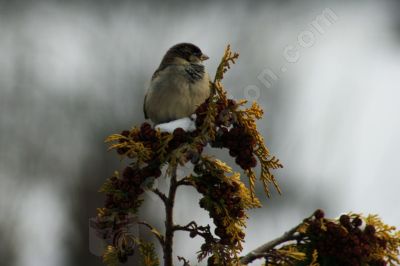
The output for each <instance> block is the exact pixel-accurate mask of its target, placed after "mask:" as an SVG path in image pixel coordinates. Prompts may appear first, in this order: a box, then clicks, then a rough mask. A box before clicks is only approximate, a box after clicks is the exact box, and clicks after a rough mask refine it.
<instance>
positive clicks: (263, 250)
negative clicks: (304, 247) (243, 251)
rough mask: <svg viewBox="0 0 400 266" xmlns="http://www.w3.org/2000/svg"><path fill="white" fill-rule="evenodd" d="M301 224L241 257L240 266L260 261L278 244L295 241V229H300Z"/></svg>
mask: <svg viewBox="0 0 400 266" xmlns="http://www.w3.org/2000/svg"><path fill="white" fill-rule="evenodd" d="M300 225H302V223H301V224H299V225H297V226H295V227H293V228H292V229H290V230H289V231H287V232H286V233H284V234H283V235H282V236H280V237H278V238H275V239H274V240H271V241H269V242H267V243H265V244H263V245H261V246H260V247H258V248H256V249H254V250H253V251H251V252H249V253H248V254H247V255H245V256H244V257H242V258H241V259H240V263H241V264H245V265H246V264H249V263H250V262H252V261H254V260H256V259H260V258H263V257H265V256H266V255H268V252H269V251H270V250H272V249H274V248H275V247H276V246H278V245H279V244H282V243H284V242H287V241H290V240H296V239H297V236H296V235H295V234H296V233H297V229H298V228H299V227H300Z"/></svg>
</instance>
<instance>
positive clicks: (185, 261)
mask: <svg viewBox="0 0 400 266" xmlns="http://www.w3.org/2000/svg"><path fill="white" fill-rule="evenodd" d="M178 260H179V261H183V266H190V264H189V261H188V260H187V259H185V258H184V257H179V256H178Z"/></svg>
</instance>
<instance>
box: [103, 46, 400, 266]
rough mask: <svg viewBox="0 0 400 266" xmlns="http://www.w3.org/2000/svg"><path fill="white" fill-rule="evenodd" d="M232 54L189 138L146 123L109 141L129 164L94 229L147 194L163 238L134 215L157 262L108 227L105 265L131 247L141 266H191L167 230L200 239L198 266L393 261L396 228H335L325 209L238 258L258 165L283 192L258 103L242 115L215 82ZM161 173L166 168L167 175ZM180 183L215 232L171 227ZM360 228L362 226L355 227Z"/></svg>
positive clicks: (131, 210)
mask: <svg viewBox="0 0 400 266" xmlns="http://www.w3.org/2000/svg"><path fill="white" fill-rule="evenodd" d="M238 56H239V55H238V54H237V53H233V52H232V51H231V49H230V47H229V46H228V47H227V48H226V49H225V52H224V55H223V57H222V60H221V63H220V64H219V66H218V68H217V71H216V74H215V78H214V80H213V82H210V88H211V95H210V97H209V98H208V99H207V100H206V101H205V102H204V103H203V104H202V105H201V106H199V107H198V109H197V110H196V113H195V116H194V118H193V119H195V125H196V130H194V131H190V132H189V131H185V130H184V129H182V128H177V129H175V130H174V131H173V133H167V132H161V131H160V130H158V129H155V128H154V127H153V126H151V125H150V124H148V123H143V124H142V125H140V126H137V127H133V128H132V129H130V130H124V131H122V132H121V133H119V134H113V135H111V136H109V137H108V138H107V139H106V142H107V143H109V144H110V147H109V148H110V149H111V150H115V151H116V152H117V153H118V154H119V155H120V156H121V157H122V159H124V160H126V162H127V166H126V167H125V168H124V169H123V170H122V171H120V172H115V173H114V175H113V176H111V177H110V178H108V179H107V180H106V181H105V183H104V184H103V185H102V187H101V188H100V192H102V193H104V194H105V203H104V207H102V208H99V209H98V210H97V219H98V221H99V223H101V222H102V221H113V223H112V224H118V222H119V221H124V220H126V219H127V217H129V216H132V215H136V214H137V213H138V210H139V208H140V206H141V204H142V202H143V200H144V192H145V191H146V190H147V191H150V192H151V193H154V194H156V195H157V196H158V197H159V198H160V199H161V201H162V202H163V204H164V207H165V228H164V230H163V232H164V233H160V230H158V229H156V228H154V227H153V226H152V225H151V224H150V223H147V222H144V221H140V217H139V222H138V224H139V225H142V226H144V227H147V228H148V229H149V230H150V232H151V233H152V234H153V235H154V237H155V239H156V240H157V241H158V243H159V244H160V245H161V247H162V250H163V258H162V261H161V262H160V259H159V258H158V256H157V254H156V252H155V247H154V245H153V244H152V243H146V242H144V241H143V240H142V239H140V238H139V237H138V236H135V235H133V234H131V233H129V232H128V231H127V230H121V228H120V227H118V228H113V229H112V230H111V231H112V232H111V235H112V236H113V237H112V238H113V241H112V243H111V244H110V245H109V246H108V247H107V249H106V250H105V251H104V254H103V262H104V263H105V264H106V265H110V266H112V265H118V264H119V263H125V262H126V263H128V264H129V260H128V258H129V257H130V256H131V255H133V254H134V252H135V250H138V252H139V253H140V255H141V263H142V265H144V266H156V265H165V266H172V265H173V261H174V256H177V259H179V261H181V262H182V264H183V265H190V262H189V261H188V260H186V259H185V258H182V257H179V254H175V253H177V252H176V251H174V250H173V239H174V233H175V232H177V231H185V232H187V233H188V234H189V235H190V237H192V238H194V237H201V238H202V239H203V240H204V243H203V244H202V245H201V247H200V248H199V249H200V250H199V251H198V263H200V264H207V265H245V264H248V263H250V262H252V261H254V260H257V259H264V260H265V264H266V265H371V266H374V265H377V266H378V265H386V263H391V265H395V264H394V263H398V262H399V261H398V259H397V257H396V256H397V255H398V247H399V245H400V243H399V233H398V232H396V231H395V230H394V228H392V227H389V226H387V225H385V224H383V223H382V222H381V221H380V220H379V219H378V218H377V217H376V216H369V217H366V218H362V217H361V216H357V215H350V216H345V217H347V218H341V219H340V221H334V220H328V219H325V218H324V215H323V212H322V211H318V212H316V213H315V214H314V215H313V216H311V217H310V218H307V219H305V220H304V221H303V222H302V223H300V224H299V225H298V226H296V227H295V228H294V229H292V230H291V231H289V232H287V233H285V234H284V235H283V236H282V237H280V238H278V239H275V240H272V241H270V242H268V243H266V244H265V245H263V246H262V247H259V248H258V249H256V250H255V251H254V252H251V253H249V254H247V255H245V256H241V255H240V253H241V251H242V248H243V246H242V244H243V242H244V239H245V233H244V228H245V226H246V219H247V218H248V217H247V211H248V210H249V209H253V208H258V207H261V204H260V201H259V200H258V198H257V197H256V195H255V186H256V183H257V176H256V174H255V168H256V167H257V165H259V167H260V169H261V171H260V176H259V178H258V179H259V180H260V183H261V184H262V186H263V188H264V191H265V193H266V195H267V196H270V189H271V187H273V188H275V189H276V190H277V191H278V192H279V193H280V189H279V186H278V184H277V182H276V180H275V177H274V175H273V174H272V170H274V169H278V168H281V167H282V164H281V163H280V162H279V160H278V159H277V158H275V157H274V156H272V155H271V154H270V152H269V150H268V149H267V147H266V146H265V143H264V139H263V137H262V136H261V135H260V133H259V131H258V130H257V126H256V121H257V120H258V119H260V118H261V117H262V115H263V111H262V109H261V108H260V107H259V105H258V104H257V103H252V105H251V106H250V107H248V108H246V107H245V105H246V101H244V100H240V101H235V100H233V99H228V98H227V95H226V91H225V89H224V88H223V85H222V79H223V77H224V74H225V73H226V71H227V70H228V69H229V68H230V67H231V65H232V64H234V63H235V62H236V60H237V58H238ZM207 145H209V146H210V147H213V148H222V149H227V150H228V152H229V154H230V155H231V156H232V157H234V158H235V162H236V164H237V165H238V166H240V167H241V168H242V170H243V173H244V174H245V176H246V177H247V179H248V181H249V182H248V184H249V186H248V187H247V186H246V185H245V184H244V183H243V181H242V179H243V177H242V176H241V174H240V173H238V172H234V171H233V170H232V168H231V167H230V166H228V165H227V164H226V163H224V162H223V161H221V160H219V159H217V158H215V157H212V156H210V155H207V154H205V152H203V150H204V147H206V146H207ZM187 163H192V164H193V165H194V168H193V173H191V174H190V175H188V176H177V169H178V167H181V166H184V165H185V164H187ZM162 169H166V170H165V174H164V175H162ZM157 178H169V179H170V185H169V189H168V192H167V193H163V192H162V191H160V190H158V188H157V187H155V186H154V180H156V179H157ZM181 186H192V187H194V188H195V189H196V190H197V191H198V193H199V194H201V196H202V197H201V199H200V201H199V207H200V208H203V209H205V210H206V211H208V212H209V215H210V217H211V219H212V222H213V223H214V225H215V230H211V228H210V225H208V224H207V225H198V224H197V223H196V221H191V222H190V223H189V224H187V225H177V224H175V223H174V221H173V209H174V201H175V195H176V192H177V190H178V189H179V187H181ZM122 224H123V223H122ZM362 224H367V225H366V226H365V228H363V229H361V228H360V226H361V225H362ZM136 247H138V249H135V248H136ZM343 250H345V251H343ZM396 252H397V253H396ZM350 258H351V259H350ZM198 263H197V262H196V263H194V264H193V265H198ZM329 263H331V264H329ZM335 263H339V264H335ZM132 265H137V262H133V263H132Z"/></svg>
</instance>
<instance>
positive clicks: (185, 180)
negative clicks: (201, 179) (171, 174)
mask: <svg viewBox="0 0 400 266" xmlns="http://www.w3.org/2000/svg"><path fill="white" fill-rule="evenodd" d="M176 186H177V187H178V186H193V182H192V181H191V179H190V178H189V177H185V178H182V179H181V180H179V181H178V182H177V183H176Z"/></svg>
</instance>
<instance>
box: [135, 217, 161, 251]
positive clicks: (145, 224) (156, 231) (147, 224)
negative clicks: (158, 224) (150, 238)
mask: <svg viewBox="0 0 400 266" xmlns="http://www.w3.org/2000/svg"><path fill="white" fill-rule="evenodd" d="M138 224H140V225H144V226H146V227H147V228H149V229H150V231H151V233H152V234H153V235H154V236H155V237H156V238H157V239H158V241H159V242H160V244H161V246H162V247H164V245H165V242H164V236H163V235H161V234H160V232H159V231H158V230H157V229H156V228H155V227H154V226H152V225H151V224H149V223H147V222H145V221H139V222H138Z"/></svg>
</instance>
